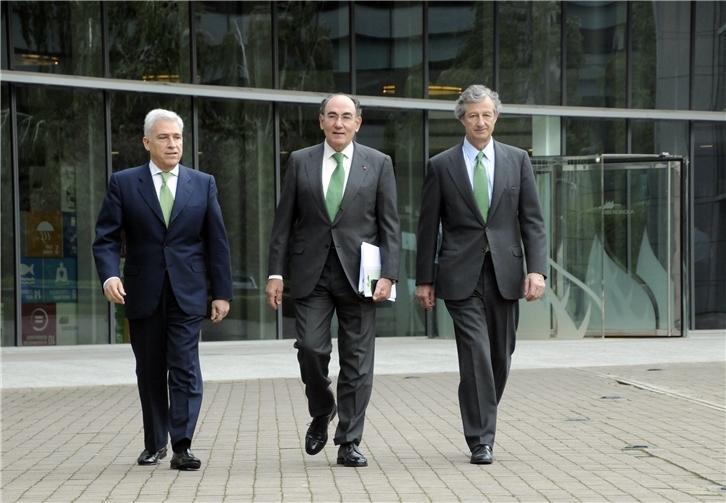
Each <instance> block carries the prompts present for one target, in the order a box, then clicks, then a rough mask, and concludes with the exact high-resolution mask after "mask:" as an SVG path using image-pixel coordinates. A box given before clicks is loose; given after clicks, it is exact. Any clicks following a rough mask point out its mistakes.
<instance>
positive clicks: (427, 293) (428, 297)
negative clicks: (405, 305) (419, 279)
mask: <svg viewBox="0 0 726 503" xmlns="http://www.w3.org/2000/svg"><path fill="white" fill-rule="evenodd" d="M416 300H417V301H418V303H419V304H421V307H423V308H424V309H427V310H429V311H433V309H434V306H435V305H436V291H435V290H434V285H432V284H431V283H426V284H423V285H418V286H417V287H416Z"/></svg>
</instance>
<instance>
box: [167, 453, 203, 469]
mask: <svg viewBox="0 0 726 503" xmlns="http://www.w3.org/2000/svg"><path fill="white" fill-rule="evenodd" d="M200 466H202V462H201V461H199V458H197V457H196V456H195V455H194V454H192V451H191V450H189V449H184V450H183V451H182V452H175V453H174V455H173V456H172V457H171V467H172V468H173V469H175V470H199V467H200Z"/></svg>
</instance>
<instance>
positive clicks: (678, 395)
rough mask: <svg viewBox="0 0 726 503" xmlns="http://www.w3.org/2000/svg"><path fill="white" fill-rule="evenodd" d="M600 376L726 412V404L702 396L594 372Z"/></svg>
mask: <svg viewBox="0 0 726 503" xmlns="http://www.w3.org/2000/svg"><path fill="white" fill-rule="evenodd" d="M594 374H595V375H596V376H598V377H603V378H606V379H611V380H613V381H615V382H617V383H618V384H624V385H626V386H632V387H634V388H638V389H642V390H644V391H652V392H653V393H660V394H661V395H668V396H672V397H673V398H680V399H681V400H686V401H688V402H692V403H696V404H698V405H703V406H705V407H709V408H711V409H714V410H717V411H719V412H726V406H724V405H720V404H717V403H713V402H709V401H708V400H702V399H700V398H694V397H692V396H688V395H685V394H683V393H679V392H677V391H673V390H671V389H668V388H662V387H660V386H653V385H651V384H646V383H643V382H640V381H635V380H633V379H626V378H623V377H618V376H616V375H613V374H601V373H597V372H595V373H594Z"/></svg>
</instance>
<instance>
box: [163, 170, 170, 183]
mask: <svg viewBox="0 0 726 503" xmlns="http://www.w3.org/2000/svg"><path fill="white" fill-rule="evenodd" d="M171 176H172V175H171V173H167V172H165V171H162V172H161V179H162V180H163V181H164V183H166V182H168V181H169V178H171Z"/></svg>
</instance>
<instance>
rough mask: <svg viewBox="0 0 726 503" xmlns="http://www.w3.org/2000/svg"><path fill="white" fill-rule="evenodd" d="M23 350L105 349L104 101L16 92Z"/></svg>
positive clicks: (84, 95) (75, 94)
mask: <svg viewBox="0 0 726 503" xmlns="http://www.w3.org/2000/svg"><path fill="white" fill-rule="evenodd" d="M17 100H18V123H17V130H18V134H19V143H20V145H19V159H18V163H19V169H20V172H19V175H20V186H19V192H20V201H19V209H20V229H19V234H20V248H21V253H20V262H21V284H22V291H21V301H22V345H55V344H58V345H64V344H105V343H108V315H107V313H108V307H107V306H108V303H107V301H106V299H105V297H104V296H103V295H102V294H101V290H100V287H99V283H98V276H97V274H96V268H95V267H94V265H93V264H94V261H93V256H92V252H91V243H92V242H93V239H94V236H95V231H94V229H95V225H96V217H97V216H98V209H99V208H100V207H101V201H102V200H103V195H104V191H105V188H106V160H105V153H104V150H105V149H104V126H103V94H102V93H101V92H100V91H89V90H87V89H84V90H81V91H74V90H68V89H53V88H45V87H36V88H28V87H18V93H17Z"/></svg>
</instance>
